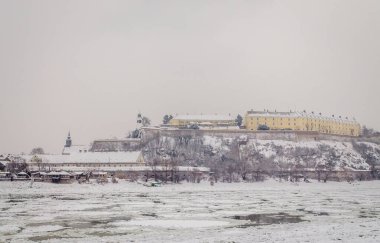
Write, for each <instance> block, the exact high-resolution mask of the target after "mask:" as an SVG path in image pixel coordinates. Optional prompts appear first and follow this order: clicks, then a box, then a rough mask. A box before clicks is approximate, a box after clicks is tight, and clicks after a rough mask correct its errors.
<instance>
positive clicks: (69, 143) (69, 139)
mask: <svg viewBox="0 0 380 243" xmlns="http://www.w3.org/2000/svg"><path fill="white" fill-rule="evenodd" d="M71 142H72V141H71V136H70V131H69V134H68V135H67V138H66V144H65V147H66V148H68V147H71Z"/></svg>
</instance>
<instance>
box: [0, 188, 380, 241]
mask: <svg viewBox="0 0 380 243" xmlns="http://www.w3.org/2000/svg"><path fill="white" fill-rule="evenodd" d="M379 189H380V183H378V181H369V182H356V183H353V184H349V183H346V182H340V183H338V182H328V183H318V182H315V181H313V183H300V184H292V183H289V182H283V183H279V182H276V181H266V182H262V183H232V184H229V183H216V184H215V186H210V185H209V184H207V183H200V184H192V183H183V184H180V185H164V186H162V187H157V188H155V187H150V188H149V187H143V186H141V185H139V184H134V183H129V182H124V181H120V183H118V184H107V185H98V184H71V185H64V184H60V185H56V184H49V183H35V184H34V185H33V188H29V184H28V183H26V182H1V187H0V241H1V242H2V241H10V242H20V241H21V242H28V241H30V242H40V241H45V242H91V241H92V242H98V241H106V242H124V241H136V242H164V241H166V242H167V241H181V242H198V241H202V242H214V241H235V242H253V241H260V242H275V241H285V242H295V241H301V242H303V241H310V242H328V241H343V242H348V241H349V242H362V241H365V242H378V241H379V237H380V230H379V229H378V225H379V223H380V193H379Z"/></svg>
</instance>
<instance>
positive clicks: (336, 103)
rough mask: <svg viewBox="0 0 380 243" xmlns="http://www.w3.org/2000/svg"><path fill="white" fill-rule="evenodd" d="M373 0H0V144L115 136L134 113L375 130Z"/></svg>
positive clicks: (7, 148)
mask: <svg viewBox="0 0 380 243" xmlns="http://www.w3.org/2000/svg"><path fill="white" fill-rule="evenodd" d="M379 43H380V1H378V0H373V1H370V0H361V1H359V0H356V1H352V0H340V1H338V0H318V1H305V0H298V1H295V0H294V1H290V0H278V1H274V0H272V1H271V0H263V1H253V0H252V1H232V0H231V1H220V0H218V1H216V0H215V1H205V0H201V1H195V0H191V1H178V0H176V1H158V0H151V1H141V0H139V1H124V0H123V1H110V0H107V1H94V0H89V1H78V0H75V1H51V0H46V1H31V0H26V1H18V0H9V1H4V0H0V87H1V94H0V124H1V126H0V153H19V152H25V153H29V152H30V150H31V149H32V148H33V147H36V146H41V147H43V148H44V149H45V151H46V152H50V153H60V152H61V150H62V147H63V144H64V142H65V138H66V135H67V132H68V130H70V131H71V135H72V138H73V143H74V144H89V143H90V142H91V141H92V140H93V139H96V138H112V137H124V136H125V135H126V134H127V132H128V131H129V130H131V129H133V128H135V121H136V115H137V113H138V112H139V111H140V112H142V113H143V115H145V116H148V117H150V118H151V119H152V121H153V123H154V124H158V123H160V122H161V119H162V116H163V115H164V114H175V113H179V114H180V113H183V114H186V113H197V114H200V113H218V114H228V113H231V114H233V115H236V114H238V113H240V114H244V113H245V111H246V110H248V109H251V108H253V109H258V110H262V109H264V108H265V109H272V110H274V109H277V110H278V111H279V110H283V111H288V110H290V109H292V110H307V111H315V112H322V113H323V114H325V115H331V114H335V115H342V116H349V117H355V118H356V119H357V120H358V121H359V122H360V123H361V124H366V125H368V126H369V127H373V128H375V129H378V130H380V114H379V111H380V109H379V105H380V44H379Z"/></svg>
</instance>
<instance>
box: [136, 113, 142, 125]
mask: <svg viewBox="0 0 380 243" xmlns="http://www.w3.org/2000/svg"><path fill="white" fill-rule="evenodd" d="M141 127H142V115H141V113H139V114H137V127H136V129H140V128H141Z"/></svg>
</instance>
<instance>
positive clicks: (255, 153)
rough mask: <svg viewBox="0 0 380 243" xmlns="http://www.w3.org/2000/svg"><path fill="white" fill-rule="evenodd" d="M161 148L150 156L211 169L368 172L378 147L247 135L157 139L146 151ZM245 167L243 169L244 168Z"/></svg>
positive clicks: (379, 153)
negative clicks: (259, 137) (299, 169)
mask: <svg viewBox="0 0 380 243" xmlns="http://www.w3.org/2000/svg"><path fill="white" fill-rule="evenodd" d="M153 147H155V148H157V147H159V148H160V153H158V154H152V153H151V154H149V155H148V157H149V156H151V157H157V156H158V157H160V156H161V157H162V156H163V155H164V156H166V157H176V159H177V160H179V161H181V163H183V164H195V165H206V166H210V167H213V166H215V167H220V166H223V165H226V164H227V166H229V165H228V164H231V166H233V165H236V164H239V163H243V162H244V163H247V165H248V166H251V167H253V168H256V169H267V168H268V167H271V168H272V169H276V168H277V169H292V168H294V167H297V168H303V169H308V170H314V169H316V168H324V169H331V170H370V169H371V165H372V164H376V163H379V160H380V146H379V145H378V144H374V143H368V142H355V141H329V140H319V141H313V140H310V141H289V140H276V139H272V140H260V139H252V138H247V137H246V136H240V137H232V136H231V137H228V136H210V135H204V136H159V137H157V138H156V139H155V140H152V141H150V143H148V145H147V148H148V149H147V150H149V148H153ZM247 165H244V166H247Z"/></svg>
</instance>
